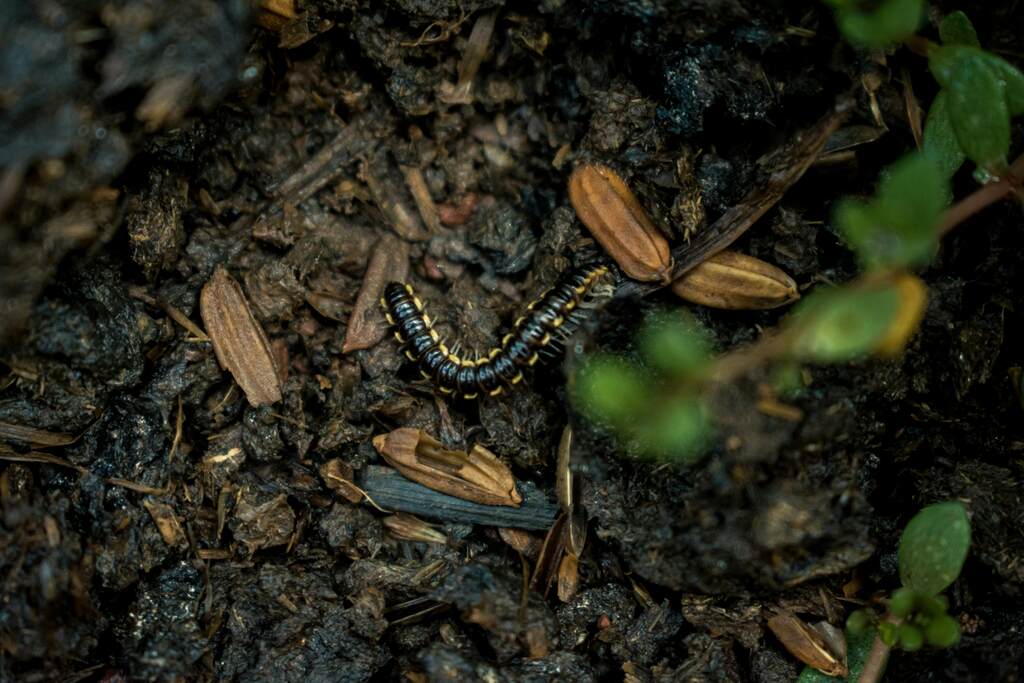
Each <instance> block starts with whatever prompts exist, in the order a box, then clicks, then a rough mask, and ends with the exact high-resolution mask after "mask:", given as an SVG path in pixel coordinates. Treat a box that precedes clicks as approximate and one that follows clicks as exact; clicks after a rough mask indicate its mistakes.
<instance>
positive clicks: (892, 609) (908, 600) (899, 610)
mask: <svg viewBox="0 0 1024 683" xmlns="http://www.w3.org/2000/svg"><path fill="white" fill-rule="evenodd" d="M916 597H917V595H916V594H915V593H914V591H913V590H912V589H910V588H907V587H905V586H904V587H903V588H897V589H896V590H894V591H893V592H892V596H891V597H890V598H889V614H891V615H893V616H894V617H899V618H900V619H903V618H904V617H906V616H907V615H908V614H910V613H911V612H913V611H914V602H915V599H916Z"/></svg>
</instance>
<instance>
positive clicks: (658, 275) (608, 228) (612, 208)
mask: <svg viewBox="0 0 1024 683" xmlns="http://www.w3.org/2000/svg"><path fill="white" fill-rule="evenodd" d="M569 201H570V202H572V206H573V208H574V209H575V210H576V215H577V216H579V218H580V220H581V221H583V224H584V225H586V226H587V228H588V229H589V230H590V233H591V234H592V235H593V236H594V239H596V240H597V241H598V243H599V244H600V245H601V246H602V247H603V248H604V250H605V251H606V252H608V255H609V256H611V257H612V258H613V259H614V260H615V262H616V263H617V264H618V265H619V267H620V268H622V272H624V273H625V274H626V275H628V276H629V277H631V278H633V279H634V280H642V281H644V282H652V281H661V282H663V283H666V284H667V283H668V279H669V276H670V273H671V272H672V256H671V254H670V252H669V248H668V241H667V240H666V239H665V237H664V236H663V235H662V234H661V233H660V232H659V231H658V229H657V228H656V227H654V223H652V222H651V219H650V218H648V216H647V214H646V213H645V212H644V210H643V207H641V206H640V202H638V201H637V199H636V196H635V195H634V194H633V192H632V191H631V190H630V189H629V187H628V186H627V185H626V183H625V182H624V181H623V180H622V178H620V177H619V176H618V174H616V173H615V172H614V171H612V170H611V169H610V168H608V167H606V166H601V165H598V164H584V165H582V166H580V167H578V168H577V169H576V170H575V171H573V174H572V176H571V177H570V178H569Z"/></svg>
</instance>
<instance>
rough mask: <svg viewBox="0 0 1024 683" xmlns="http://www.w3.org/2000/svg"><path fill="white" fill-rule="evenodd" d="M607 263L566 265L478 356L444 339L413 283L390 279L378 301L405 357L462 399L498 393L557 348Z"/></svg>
mask: <svg viewBox="0 0 1024 683" xmlns="http://www.w3.org/2000/svg"><path fill="white" fill-rule="evenodd" d="M608 272H609V271H608V267H607V266H604V265H600V264H596V265H595V264H590V265H585V266H581V267H577V268H573V269H570V270H569V271H567V272H565V273H563V274H562V275H561V276H560V277H559V278H558V281H557V282H556V283H555V284H554V285H553V286H552V287H551V289H549V290H547V291H546V292H545V293H544V294H542V295H541V296H540V297H539V298H537V299H536V300H534V302H533V303H531V304H530V305H529V306H527V309H526V313H525V314H524V315H523V316H522V317H520V318H519V319H518V320H516V322H515V324H514V325H513V326H512V330H511V331H510V332H508V333H507V334H506V335H505V336H504V337H503V338H502V340H501V343H500V344H499V345H497V346H495V347H493V348H492V349H490V350H489V351H487V352H486V353H485V354H483V355H482V356H478V357H475V358H469V357H466V356H460V355H459V354H458V352H457V347H454V346H451V345H449V344H447V343H446V342H445V341H444V340H443V339H441V336H440V335H439V334H438V332H437V330H435V329H434V324H433V321H432V320H431V319H430V316H428V315H427V312H426V309H425V308H424V305H423V302H422V301H420V299H419V297H417V296H416V293H415V292H414V291H413V288H412V286H411V285H409V284H407V283H401V282H389V283H388V284H387V285H386V286H385V287H384V295H383V296H382V297H381V300H380V303H381V306H382V307H383V308H384V314H385V316H386V317H387V320H388V323H389V324H390V325H391V326H392V327H393V328H394V333H395V339H397V340H398V343H399V344H401V345H402V348H403V350H404V351H405V355H406V357H408V358H409V360H411V361H413V362H415V363H416V364H417V365H418V366H419V370H420V373H421V374H422V375H423V376H424V377H425V378H427V379H429V380H430V381H431V382H432V383H433V384H434V386H435V387H437V389H438V390H439V391H440V392H441V393H443V394H454V395H459V396H462V397H463V398H465V399H474V398H478V397H480V396H498V395H500V394H501V393H502V392H503V391H504V390H505V389H506V388H509V387H513V386H515V385H517V384H519V383H520V382H521V381H522V380H523V371H524V370H526V369H529V368H532V367H533V366H534V365H536V363H537V361H538V360H539V359H540V358H541V356H542V355H551V354H553V353H555V352H556V351H557V349H558V347H559V346H560V345H561V344H562V343H564V341H565V340H566V339H567V338H568V337H569V335H570V334H571V333H572V332H573V330H575V328H576V327H577V326H578V325H579V323H580V321H581V320H582V316H581V304H583V303H584V300H585V298H586V297H587V295H588V294H589V293H590V292H591V291H592V290H593V288H594V285H595V283H596V282H598V281H599V280H600V279H601V278H602V277H603V276H604V275H606V274H607V273H608Z"/></svg>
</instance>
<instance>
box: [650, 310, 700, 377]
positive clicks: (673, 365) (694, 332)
mask: <svg viewBox="0 0 1024 683" xmlns="http://www.w3.org/2000/svg"><path fill="white" fill-rule="evenodd" d="M640 348H641V350H642V352H643V356H644V358H645V359H646V360H647V361H648V362H649V363H650V364H651V365H653V366H654V367H655V368H657V369H658V370H660V371H662V372H663V373H665V374H668V375H672V376H675V377H688V376H693V375H695V374H697V373H699V372H700V371H701V370H702V369H703V368H705V367H706V366H707V364H708V361H709V360H710V358H711V342H710V339H709V337H708V335H707V332H706V331H705V330H704V328H702V327H701V326H700V325H699V324H698V323H697V322H696V321H695V320H694V319H693V318H692V317H691V316H690V315H688V314H687V313H685V312H681V311H672V312H665V313H660V314H655V315H652V316H650V317H649V318H648V319H647V320H646V321H644V327H643V330H642V331H641V333H640Z"/></svg>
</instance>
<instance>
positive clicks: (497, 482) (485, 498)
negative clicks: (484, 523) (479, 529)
mask: <svg viewBox="0 0 1024 683" xmlns="http://www.w3.org/2000/svg"><path fill="white" fill-rule="evenodd" d="M373 446H374V448H376V449H377V451H378V452H379V453H380V454H381V455H382V456H383V457H384V459H385V460H387V461H388V463H390V464H391V465H392V466H393V467H394V468H395V469H397V470H398V471H399V472H401V473H402V474H403V475H405V476H406V477H408V478H409V479H412V480H413V481H415V482H419V483H420V484H423V485H424V486H426V487H428V488H432V489H434V490H435V491H441V492H442V493H447V494H448V495H451V496H455V497H457V498H463V499H465V500H471V501H474V502H476V503H483V504H484V505H509V506H512V507H518V506H519V504H520V503H522V502H523V499H522V497H521V496H520V495H519V493H518V492H517V491H516V482H515V479H514V478H513V477H512V472H510V471H509V469H508V467H507V466H506V465H505V463H503V462H501V460H499V459H498V457H497V456H496V455H494V454H493V453H491V452H490V451H488V450H487V449H486V448H484V447H483V446H480V445H476V446H473V448H472V449H471V450H470V451H469V452H468V453H466V452H465V451H453V450H449V449H446V448H444V447H443V446H442V445H441V442H440V441H438V440H437V439H435V438H433V437H432V436H430V435H429V434H427V433H425V432H422V431H420V430H419V429H415V428H412V427H403V428H401V429H396V430H395V431H393V432H391V433H389V434H381V435H379V436H375V437H374V438H373Z"/></svg>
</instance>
